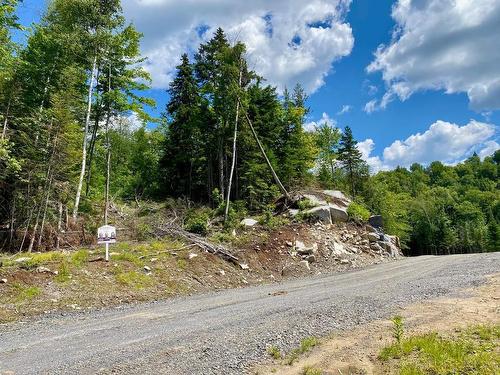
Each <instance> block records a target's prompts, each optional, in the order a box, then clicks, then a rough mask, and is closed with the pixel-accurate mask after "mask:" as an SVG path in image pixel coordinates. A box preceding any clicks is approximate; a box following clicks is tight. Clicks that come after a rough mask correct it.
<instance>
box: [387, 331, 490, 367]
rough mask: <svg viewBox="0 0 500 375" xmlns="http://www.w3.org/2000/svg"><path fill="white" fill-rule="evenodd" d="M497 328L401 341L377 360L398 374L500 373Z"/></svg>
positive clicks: (434, 334) (415, 337)
mask: <svg viewBox="0 0 500 375" xmlns="http://www.w3.org/2000/svg"><path fill="white" fill-rule="evenodd" d="M499 344H500V325H480V326H474V327H471V328H468V329H466V330H464V331H461V332H459V333H458V334H456V335H455V336H454V337H443V336H441V335H439V334H438V333H436V332H433V333H427V334H423V335H417V336H412V337H408V338H401V340H400V341H399V342H397V341H396V342H395V343H394V344H392V345H390V346H387V347H385V348H384V349H382V351H381V352H380V355H379V359H380V360H382V361H383V362H388V365H390V367H395V368H396V369H397V371H398V373H399V374H401V375H420V374H422V375H423V374H435V375H445V374H476V375H487V374H488V375H489V374H498V373H500V353H499V350H498V348H499Z"/></svg>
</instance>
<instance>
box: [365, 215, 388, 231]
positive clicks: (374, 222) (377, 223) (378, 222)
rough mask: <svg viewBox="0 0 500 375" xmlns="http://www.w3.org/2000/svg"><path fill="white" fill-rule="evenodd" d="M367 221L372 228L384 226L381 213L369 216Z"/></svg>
mask: <svg viewBox="0 0 500 375" xmlns="http://www.w3.org/2000/svg"><path fill="white" fill-rule="evenodd" d="M368 223H370V225H371V226H372V227H374V228H382V227H383V226H384V220H383V219H382V216H381V215H373V216H370V218H369V219H368Z"/></svg>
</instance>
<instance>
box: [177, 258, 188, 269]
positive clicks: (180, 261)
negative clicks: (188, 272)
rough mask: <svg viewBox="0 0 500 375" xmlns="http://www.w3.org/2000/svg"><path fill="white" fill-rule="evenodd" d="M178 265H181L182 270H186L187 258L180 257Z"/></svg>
mask: <svg viewBox="0 0 500 375" xmlns="http://www.w3.org/2000/svg"><path fill="white" fill-rule="evenodd" d="M177 267H179V268H180V269H181V270H185V269H186V267H187V261H186V260H185V259H178V260H177Z"/></svg>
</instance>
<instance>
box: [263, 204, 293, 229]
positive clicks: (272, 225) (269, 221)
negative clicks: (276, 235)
mask: <svg viewBox="0 0 500 375" xmlns="http://www.w3.org/2000/svg"><path fill="white" fill-rule="evenodd" d="M287 223H289V220H288V219H287V218H284V217H282V216H277V215H274V212H273V207H272V206H268V207H267V209H266V210H265V211H264V212H263V214H262V215H261V216H260V217H259V224H261V225H263V226H265V227H267V228H269V229H276V228H278V227H280V226H283V225H286V224H287Z"/></svg>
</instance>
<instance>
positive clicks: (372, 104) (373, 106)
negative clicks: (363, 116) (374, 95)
mask: <svg viewBox="0 0 500 375" xmlns="http://www.w3.org/2000/svg"><path fill="white" fill-rule="evenodd" d="M363 110H364V111H365V112H366V113H372V112H375V111H376V110H377V100H376V99H373V100H370V101H369V102H368V103H366V104H365V108H364V109H363Z"/></svg>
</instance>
